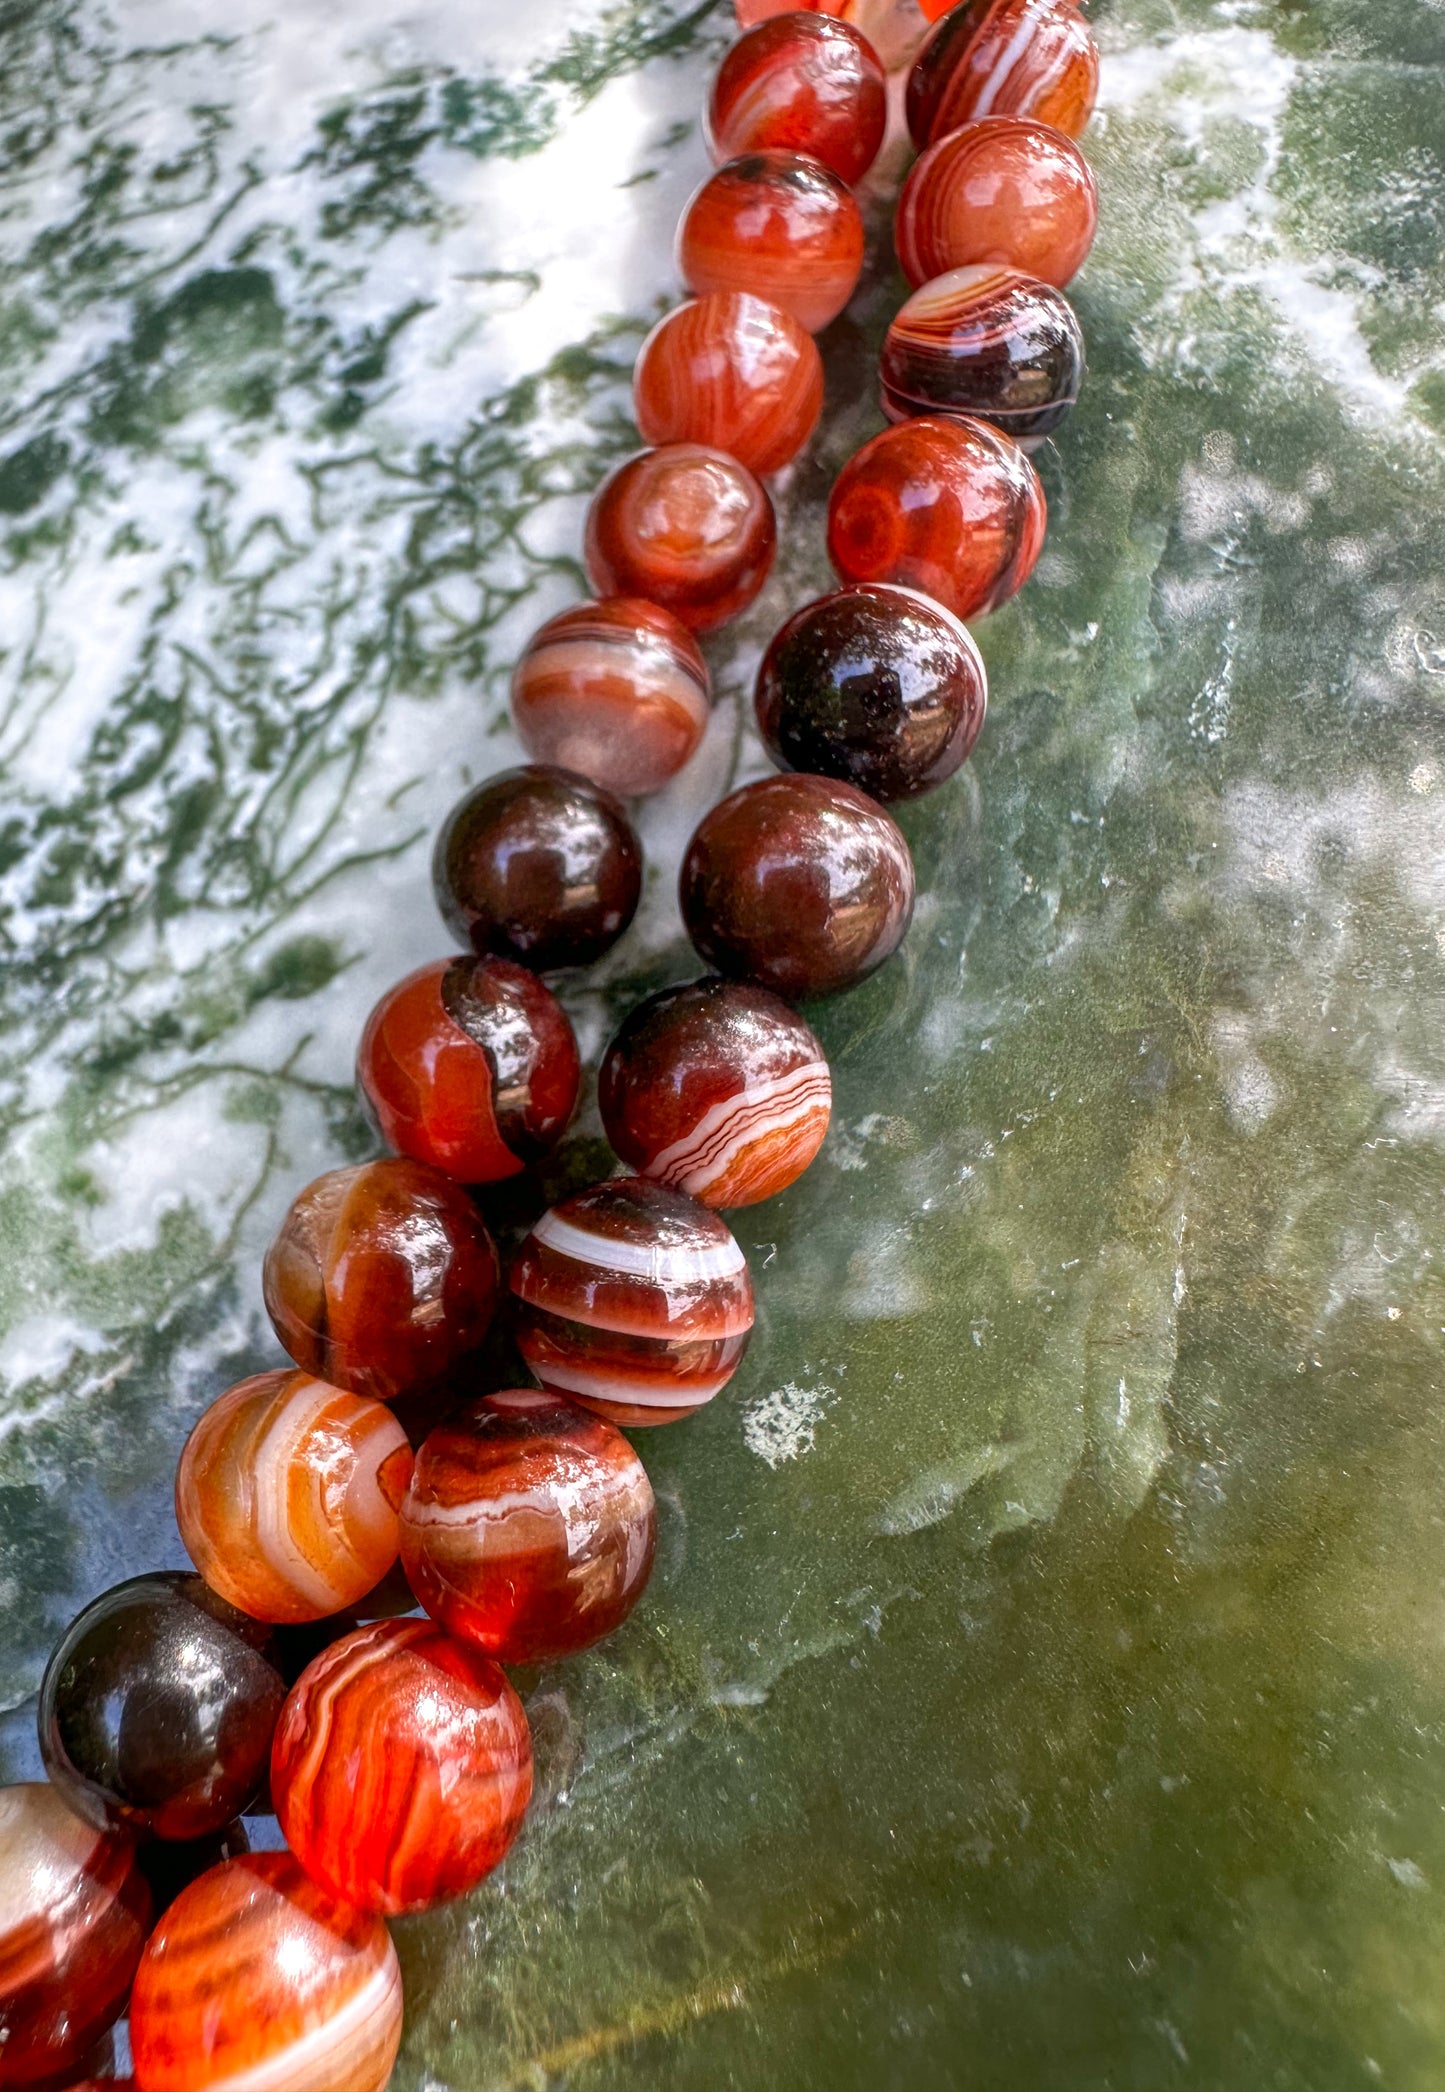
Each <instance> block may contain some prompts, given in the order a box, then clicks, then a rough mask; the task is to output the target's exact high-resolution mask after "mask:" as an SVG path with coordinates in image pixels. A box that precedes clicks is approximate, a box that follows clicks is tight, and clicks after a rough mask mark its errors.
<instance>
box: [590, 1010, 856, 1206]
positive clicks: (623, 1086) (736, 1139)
mask: <svg viewBox="0 0 1445 2092" xmlns="http://www.w3.org/2000/svg"><path fill="white" fill-rule="evenodd" d="M597 1099H598V1104H599V1106H600V1108H601V1112H602V1124H603V1126H604V1128H605V1129H606V1133H607V1138H608V1139H609V1140H610V1141H611V1143H612V1145H613V1147H614V1148H615V1149H616V1150H617V1152H618V1154H619V1155H620V1156H621V1157H622V1159H623V1161H624V1162H627V1163H630V1164H631V1165H632V1167H633V1168H634V1169H635V1170H638V1171H639V1172H640V1173H641V1174H642V1175H643V1176H644V1177H652V1178H654V1179H656V1181H657V1182H658V1183H659V1184H670V1185H671V1186H672V1187H673V1189H674V1190H676V1191H685V1192H686V1193H687V1194H688V1196H689V1198H695V1199H698V1200H699V1201H700V1202H701V1203H702V1204H703V1205H705V1206H723V1207H726V1206H751V1205H755V1204H756V1203H757V1201H758V1200H759V1199H767V1198H772V1197H773V1195H774V1193H776V1192H779V1191H782V1190H783V1189H784V1188H785V1187H786V1186H787V1185H789V1184H791V1183H792V1182H793V1180H794V1178H795V1177H800V1176H801V1175H802V1173H803V1171H804V1170H805V1169H806V1168H807V1167H808V1164H809V1163H810V1162H811V1161H812V1159H813V1157H814V1156H815V1155H816V1154H817V1152H818V1149H819V1147H820V1146H821V1145H822V1141H823V1135H824V1134H825V1133H826V1132H827V1130H828V1117H829V1114H830V1112H831V1110H832V1101H833V1082H832V1077H831V1075H830V1074H829V1071H828V1063H827V1061H826V1060H825V1059H824V1057H823V1049H822V1047H821V1046H820V1045H819V1043H818V1040H817V1038H816V1036H815V1035H814V1033H813V1031H812V1028H811V1027H810V1026H809V1025H807V1024H805V1023H804V1021H803V1019H802V1018H801V1017H800V1016H799V1015H798V1014H797V1012H796V1010H790V1009H789V1008H788V1005H787V1004H786V1003H785V1002H784V1001H782V999H781V998H780V997H779V996H776V995H774V994H772V993H771V992H770V990H768V989H767V988H760V987H759V986H758V985H757V984H756V983H755V982H752V981H724V980H717V979H712V980H704V981H689V982H688V983H686V984H685V985H684V986H682V987H679V988H663V989H661V990H660V991H659V993H658V994H656V995H650V996H649V997H648V999H647V1001H646V1002H644V1003H641V1004H640V1005H639V1006H638V1008H637V1009H635V1010H634V1011H633V1012H632V1014H631V1016H630V1017H629V1018H628V1019H627V1021H626V1023H625V1024H624V1025H623V1027H622V1029H621V1031H620V1032H619V1033H618V1034H617V1037H616V1038H615V1039H614V1040H613V1041H612V1044H611V1045H610V1046H609V1047H608V1049H607V1055H606V1058H605V1059H604V1061H603V1063H602V1069H601V1073H600V1075H599V1076H598V1082H597Z"/></svg>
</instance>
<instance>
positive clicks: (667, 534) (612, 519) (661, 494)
mask: <svg viewBox="0 0 1445 2092" xmlns="http://www.w3.org/2000/svg"><path fill="white" fill-rule="evenodd" d="M776 548H777V524H776V522H775V521H774V517H773V504H772V502H771V501H769V499H768V496H767V493H766V491H765V490H764V488H762V487H760V486H759V484H758V482H757V480H756V479H755V478H754V477H753V475H752V473H751V472H749V471H748V469H747V467H746V465H740V464H739V463H738V461H737V459H736V458H730V457H727V456H726V455H725V454H724V453H723V452H722V451H720V450H712V449H709V448H708V446H707V445H706V444H702V443H664V444H663V445H662V447H661V448H660V449H658V450H644V451H640V452H639V453H638V455H637V456H636V457H635V458H629V459H628V460H627V463H626V464H625V465H619V466H618V468H617V470H616V471H615V472H614V473H612V474H611V475H610V476H609V477H608V478H607V479H605V480H604V481H603V483H602V485H601V486H600V487H599V488H598V489H597V492H596V494H595V495H594V496H593V497H592V506H591V508H590V509H589V510H588V511H587V536H586V544H585V548H584V549H585V554H586V560H587V572H588V575H589V577H590V579H591V582H592V586H593V587H594V588H595V589H596V590H597V591H598V593H599V594H600V595H623V596H645V597H646V598H647V599H648V601H649V602H652V603H661V604H662V606H663V608H664V609H666V610H670V611H671V612H672V614H673V616H674V617H676V618H678V619H680V620H681V622H682V623H683V624H684V625H686V626H687V627H688V629H689V630H690V631H693V632H708V631H711V630H712V628H713V626H714V625H722V624H726V622H727V620H728V619H729V618H730V617H736V616H737V614H738V612H739V611H740V610H746V609H747V607H748V605H749V603H751V602H752V600H753V598H754V596H755V595H756V594H757V592H758V590H759V589H760V588H761V587H762V585H763V583H764V582H765V581H766V580H767V578H768V570H769V568H770V567H771V566H772V564H773V553H774V551H775V550H776Z"/></svg>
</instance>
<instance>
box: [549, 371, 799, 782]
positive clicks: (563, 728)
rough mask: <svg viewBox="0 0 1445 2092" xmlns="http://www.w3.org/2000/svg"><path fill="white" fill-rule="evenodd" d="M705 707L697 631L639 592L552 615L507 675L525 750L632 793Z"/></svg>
mask: <svg viewBox="0 0 1445 2092" xmlns="http://www.w3.org/2000/svg"><path fill="white" fill-rule="evenodd" d="M811 346H812V344H811V343H809V347H811ZM643 434H644V435H648V436H649V441H650V440H652V439H651V436H650V434H649V432H648V431H647V430H646V429H644V430H643ZM711 708H712V686H711V684H710V683H709V681H708V673H707V664H706V662H705V661H704V660H703V658H702V655H701V654H700V653H699V652H698V649H697V641H696V640H695V639H694V638H693V636H692V634H691V632H689V631H688V629H687V627H686V625H684V624H682V623H681V622H680V621H679V620H678V619H677V618H675V617H674V616H673V615H672V613H671V611H669V610H663V609H661V608H660V607H659V606H658V605H657V604H656V603H645V602H643V601H642V599H641V598H640V597H638V596H608V597H604V598H603V600H602V601H601V602H600V603H579V604H578V605H577V606H576V608H575V609H573V610H564V611H563V612H562V613H561V614H560V616H558V617H554V618H549V619H548V621H547V623H546V624H545V625H543V626H542V628H541V630H540V631H538V632H535V633H534V634H533V635H532V637H531V638H530V639H529V640H528V642H527V644H526V646H525V648H524V649H523V651H522V657H521V659H520V660H519V661H518V663H517V666H516V669H515V671H514V673H513V676H512V717H513V719H514V720H515V722H516V726H517V732H518V734H519V735H520V736H521V740H522V744H523V746H524V747H525V748H526V750H527V752H528V754H529V755H534V756H537V757H539V758H540V759H541V760H542V761H544V762H548V763H559V764H561V766H562V767H563V768H564V769H567V770H574V771H580V772H581V773H582V775H583V776H585V777H589V778H591V779H592V781H593V782H594V783H595V784H599V785H602V786H604V787H605V788H606V789H607V790H609V791H613V792H620V793H621V794H622V795H623V797H624V798H628V799H633V798H641V797H642V796H644V795H645V794H646V793H648V792H657V791H660V790H661V789H662V787H663V786H664V785H665V784H666V783H668V781H669V780H670V779H671V778H674V777H676V775H677V773H678V771H679V770H681V768H682V767H683V765H684V763H686V762H687V761H688V759H689V757H690V756H692V755H693V754H694V753H695V752H696V749H697V745H698V743H699V742H700V741H701V739H702V737H703V734H704V732H705V731H706V728H707V722H708V714H709V712H710V710H711Z"/></svg>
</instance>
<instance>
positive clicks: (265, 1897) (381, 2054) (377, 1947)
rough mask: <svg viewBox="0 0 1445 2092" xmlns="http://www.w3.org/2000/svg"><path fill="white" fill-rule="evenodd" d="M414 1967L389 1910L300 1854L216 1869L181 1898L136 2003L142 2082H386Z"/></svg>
mask: <svg viewBox="0 0 1445 2092" xmlns="http://www.w3.org/2000/svg"><path fill="white" fill-rule="evenodd" d="M401 2020H402V1996H401V1969H400V1966H399V1964H398V1962H397V1958H396V1949H395V1947H393V1945H392V1943H391V1938H390V1935H389V1934H388V1932H387V1929H386V1927H385V1925H384V1924H383V1923H382V1922H381V1920H380V1918H376V1917H369V1916H367V1915H365V1914H364V1913H363V1912H361V1911H359V1910H355V1909H350V1908H348V1907H347V1906H346V1905H345V1904H344V1903H343V1902H341V1901H339V1900H338V1899H337V1898H336V1897H334V1896H332V1895H331V1894H330V1893H328V1891H327V1890H326V1889H325V1888H323V1887H321V1886H319V1885H318V1884H317V1883H316V1882H314V1881H312V1880H310V1879H309V1878H308V1876H307V1875H306V1873H305V1872H304V1871H303V1870H302V1868H301V1867H300V1866H299V1865H298V1863H297V1861H296V1860H295V1859H293V1858H292V1856H291V1854H290V1853H289V1852H258V1853H251V1854H248V1855H247V1856H246V1857H244V1858H241V1859H234V1860H228V1861H226V1862H225V1864H224V1865H222V1866H219V1867H213V1868H212V1869H211V1871H210V1872H209V1873H208V1874H203V1875H202V1876H201V1878H200V1879H199V1881H195V1882H193V1883H192V1884H191V1886H190V1887H189V1888H188V1889H185V1890H183V1891H182V1893H181V1894H180V1895H179V1896H178V1897H177V1898H176V1900H175V1902H174V1903H173V1904H172V1905H171V1907H170V1909H169V1911H167V1913H166V1915H165V1916H164V1918H162V1920H161V1922H160V1924H159V1925H158V1926H157V1928H156V1930H155V1932H154V1934H153V1935H152V1937H151V1940H150V1944H149V1945H148V1946H147V1948H146V1951H145V1954H144V1956H143V1958H142V1960H141V1965H140V1969H139V1971H138V1973H137V1975H136V1981H135V1992H134V1996H133V1997H132V2000H131V2014H130V2034H131V2050H132V2054H133V2056H134V2060H135V2072H136V2083H137V2086H138V2088H139V2092H382V2088H383V2087H384V2086H385V2085H386V2083H387V2080H388V2079H389V2078H390V2076H391V2070H392V2065H393V2063H394V2062H395V2061H396V2054H397V2050H398V2048H399V2047H400V2045H401Z"/></svg>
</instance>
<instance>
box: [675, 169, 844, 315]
mask: <svg viewBox="0 0 1445 2092" xmlns="http://www.w3.org/2000/svg"><path fill="white" fill-rule="evenodd" d="M677 260H678V267H679V268H680V269H681V271H682V275H683V280H684V281H685V282H686V284H687V285H688V288H689V289H690V290H694V291H751V292H752V293H753V295H754V296H755V297H758V298H766V299H768V300H769V302H770V303H771V304H773V305H779V306H781V307H782V309H783V311H784V312H790V313H791V314H792V315H793V318H794V319H795V320H797V321H798V322H799V324H800V325H801V326H804V327H806V328H807V329H808V332H809V333H810V334H817V333H818V332H819V331H820V329H822V328H824V327H826V326H827V324H828V322H829V321H830V320H835V319H836V318H837V317H838V314H839V313H840V312H841V311H842V310H843V307H844V306H845V305H846V304H847V303H848V300H849V299H850V298H851V297H852V295H853V291H854V287H855V286H856V284H857V282H858V277H859V274H860V272H861V270H862V267H863V220H862V218H861V216H860V215H859V211H858V206H857V204H856V203H855V202H854V200H853V192H852V190H851V189H850V188H849V187H848V184H847V183H846V182H844V181H840V180H839V178H838V176H837V175H836V174H834V172H833V170H832V168H831V167H825V166H824V165H823V163H822V161H821V160H814V159H812V158H810V157H809V156H808V155H807V154H806V153H788V152H754V153H745V154H744V155H743V157H742V158H741V159H737V160H729V161H728V163H727V165H726V166H725V167H720V168H719V169H718V171H717V173H716V174H714V175H712V176H711V177H710V178H709V179H708V180H707V181H705V182H704V183H703V185H702V187H701V188H700V189H699V190H698V192H697V194H696V195H695V196H694V197H693V199H692V201H691V202H690V203H689V204H688V206H687V209H686V211H685V212H684V213H683V219H682V224H681V226H680V228H679V230H678V236H677Z"/></svg>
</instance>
